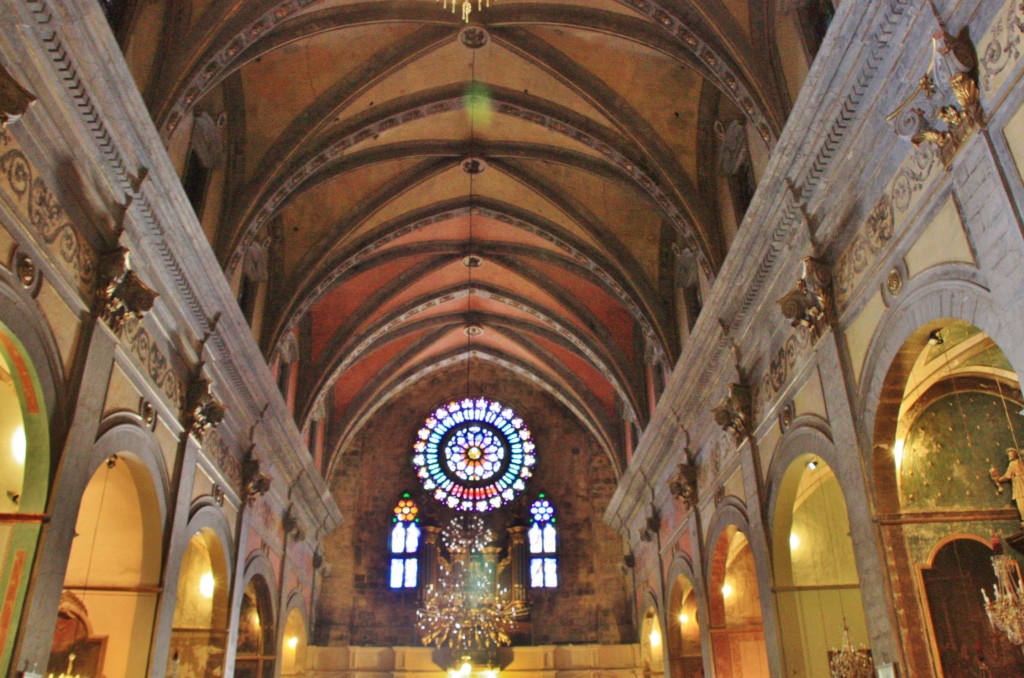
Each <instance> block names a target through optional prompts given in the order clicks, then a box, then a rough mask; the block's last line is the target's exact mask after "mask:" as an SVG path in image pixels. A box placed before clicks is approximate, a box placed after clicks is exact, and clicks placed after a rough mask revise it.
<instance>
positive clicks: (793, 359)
mask: <svg viewBox="0 0 1024 678" xmlns="http://www.w3.org/2000/svg"><path fill="white" fill-rule="evenodd" d="M811 345H812V342H811V335H810V333H808V332H799V331H798V332H794V333H792V334H790V335H789V336H788V337H787V338H786V340H785V341H783V342H782V345H781V346H779V348H778V350H776V351H775V354H774V356H772V358H771V359H770V360H769V361H768V362H767V365H766V368H765V373H764V375H763V376H762V377H761V379H760V380H759V381H757V382H756V384H757V385H756V387H755V389H754V399H753V403H754V405H753V416H754V421H755V422H756V421H759V420H760V419H761V416H762V415H763V414H764V412H766V411H767V410H768V408H769V406H770V405H771V403H773V402H774V401H775V398H776V397H777V396H778V394H779V393H780V392H781V391H782V389H783V388H785V386H786V384H788V383H789V381H790V379H791V378H792V375H793V368H794V367H795V366H796V364H797V362H798V360H799V359H800V358H802V357H804V356H805V355H806V353H807V352H808V349H809V348H810V347H811Z"/></svg>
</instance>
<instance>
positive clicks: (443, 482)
mask: <svg viewBox="0 0 1024 678" xmlns="http://www.w3.org/2000/svg"><path fill="white" fill-rule="evenodd" d="M412 462H413V466H414V467H415V469H416V476H417V477H418V478H419V479H420V483H422V484H423V488H424V489H425V490H427V491H428V492H430V493H431V494H432V495H433V497H434V498H435V499H437V500H438V501H439V502H441V503H442V504H444V505H445V506H448V507H449V508H453V509H457V510H459V511H481V512H482V511H490V510H492V509H496V508H498V507H500V506H502V505H504V504H506V503H508V502H510V501H512V500H513V499H515V498H516V497H517V496H519V494H520V493H521V492H522V491H523V490H525V489H526V482H527V481H528V480H529V479H530V477H531V476H532V475H533V466H534V464H536V462H537V457H536V454H535V452H534V444H533V437H532V435H531V433H530V429H528V428H527V427H526V424H524V423H523V420H522V419H521V418H520V417H518V416H516V413H515V412H513V411H512V409H511V408H509V407H507V406H505V405H503V404H501V403H499V402H495V401H493V400H488V399H486V398H466V399H465V400H459V401H452V402H450V403H448V404H447V405H445V406H443V407H439V408H437V409H436V410H435V411H434V412H433V413H431V415H430V416H429V417H427V420H426V421H425V422H424V424H423V427H422V428H421V429H420V430H419V432H418V433H417V437H416V442H415V443H414V444H413V458H412Z"/></svg>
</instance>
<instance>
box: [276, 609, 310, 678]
mask: <svg viewBox="0 0 1024 678" xmlns="http://www.w3.org/2000/svg"><path fill="white" fill-rule="evenodd" d="M307 646H308V640H307V638H306V621H305V619H303V618H302V613H301V612H300V611H299V610H298V609H297V608H292V610H291V612H289V613H288V616H287V617H286V618H285V622H284V633H283V634H282V636H281V675H282V676H301V675H303V673H304V672H305V670H306V647H307Z"/></svg>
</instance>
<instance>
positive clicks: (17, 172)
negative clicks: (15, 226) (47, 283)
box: [0, 129, 96, 298]
mask: <svg viewBox="0 0 1024 678" xmlns="http://www.w3.org/2000/svg"><path fill="white" fill-rule="evenodd" d="M0 191H2V192H3V193H4V194H6V195H7V197H8V198H9V199H10V200H11V202H12V203H13V204H14V205H15V207H16V208H17V210H18V211H19V212H20V213H21V216H22V218H23V219H24V223H25V225H26V226H27V227H28V230H29V231H30V232H31V233H33V234H34V235H36V236H37V237H38V238H39V239H40V240H41V242H42V244H43V245H44V246H45V247H46V250H47V252H48V253H49V255H50V257H51V259H52V260H53V261H54V263H56V264H57V266H58V268H60V269H61V270H62V271H63V272H64V273H66V274H67V275H68V277H69V279H70V280H71V282H72V283H73V284H76V286H77V287H78V289H79V291H80V292H81V293H82V296H83V297H85V298H88V297H89V295H91V294H92V292H93V286H94V284H95V280H96V257H95V254H94V253H93V251H92V249H91V248H90V247H89V245H88V243H86V241H85V239H84V238H83V237H82V236H81V235H80V234H79V233H78V231H77V230H76V229H75V227H74V224H72V223H71V221H70V220H69V219H68V217H67V214H65V212H64V208H63V207H61V205H60V203H59V202H58V201H57V196H56V195H55V194H54V192H53V191H52V190H51V189H50V187H49V185H48V184H47V183H46V181H45V180H43V178H42V177H40V176H39V174H38V172H37V171H36V170H35V168H34V167H33V165H32V163H31V162H30V161H29V159H28V157H27V156H26V155H25V153H24V152H23V151H22V150H21V147H20V146H19V145H18V143H17V141H15V139H14V137H13V136H12V135H11V133H10V131H8V130H2V129H0Z"/></svg>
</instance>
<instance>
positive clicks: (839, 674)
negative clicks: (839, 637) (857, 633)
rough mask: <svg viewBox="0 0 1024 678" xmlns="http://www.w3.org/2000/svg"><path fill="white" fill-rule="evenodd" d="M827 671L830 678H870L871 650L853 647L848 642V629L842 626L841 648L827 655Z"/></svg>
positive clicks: (873, 665)
mask: <svg viewBox="0 0 1024 678" xmlns="http://www.w3.org/2000/svg"><path fill="white" fill-rule="evenodd" d="M828 670H829V674H830V675H831V677H832V678H872V676H874V675H875V662H874V660H872V658H871V650H869V649H867V648H866V647H859V648H858V647H854V646H853V642H852V641H851V640H850V627H849V626H846V625H843V647H842V649H839V650H837V649H836V648H832V650H831V651H830V652H829V653H828Z"/></svg>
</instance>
